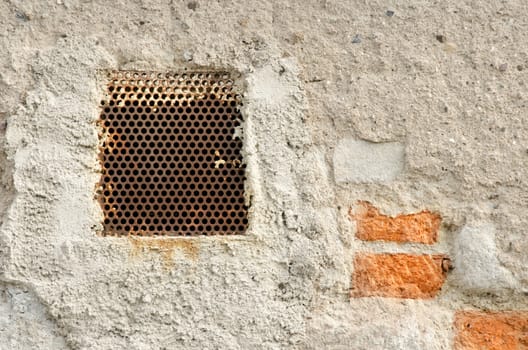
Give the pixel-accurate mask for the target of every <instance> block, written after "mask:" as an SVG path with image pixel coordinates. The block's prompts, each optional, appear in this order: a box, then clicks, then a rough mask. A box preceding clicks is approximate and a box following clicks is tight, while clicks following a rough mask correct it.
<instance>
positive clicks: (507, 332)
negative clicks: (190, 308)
mask: <svg viewBox="0 0 528 350" xmlns="http://www.w3.org/2000/svg"><path fill="white" fill-rule="evenodd" d="M455 332H456V335H455V349H456V350H527V349H528V312H514V311H511V312H483V311H459V312H457V313H456V315H455Z"/></svg>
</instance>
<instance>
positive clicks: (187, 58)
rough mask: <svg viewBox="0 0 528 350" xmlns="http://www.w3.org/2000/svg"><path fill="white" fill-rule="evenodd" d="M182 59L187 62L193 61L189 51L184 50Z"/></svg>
mask: <svg viewBox="0 0 528 350" xmlns="http://www.w3.org/2000/svg"><path fill="white" fill-rule="evenodd" d="M183 59H184V60H186V61H187V62H189V61H192V60H193V54H192V52H191V51H189V50H185V51H184V52H183Z"/></svg>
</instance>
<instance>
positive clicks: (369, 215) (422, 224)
mask: <svg viewBox="0 0 528 350" xmlns="http://www.w3.org/2000/svg"><path fill="white" fill-rule="evenodd" d="M349 215H350V217H351V218H352V219H353V220H355V221H356V224H357V233H356V237H357V238H358V239H361V240H364V241H391V242H415V243H424V244H433V243H435V242H436V241H437V239H438V229H439V228H440V222H441V217H440V215H438V214H435V213H431V212H430V211H428V210H424V211H421V212H419V213H415V214H406V215H403V214H401V215H398V216H396V217H391V216H387V215H383V214H380V212H379V210H378V209H377V208H376V207H374V206H373V205H372V204H370V203H369V202H366V201H360V202H358V203H357V205H356V207H355V209H354V210H352V209H350V212H349Z"/></svg>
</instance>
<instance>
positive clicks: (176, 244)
mask: <svg viewBox="0 0 528 350" xmlns="http://www.w3.org/2000/svg"><path fill="white" fill-rule="evenodd" d="M128 241H129V242H130V245H131V247H132V249H131V251H130V256H132V257H139V256H141V255H142V254H143V253H145V252H157V253H159V254H160V255H161V259H162V261H163V266H164V267H165V268H168V269H170V268H172V267H173V265H174V253H175V251H176V250H177V249H179V250H181V251H183V253H184V254H185V256H187V257H188V258H189V259H192V260H196V259H197V258H198V252H199V251H198V247H197V245H196V243H195V242H193V241H192V240H190V239H187V238H162V237H159V238H158V237H156V238H154V237H133V236H128Z"/></svg>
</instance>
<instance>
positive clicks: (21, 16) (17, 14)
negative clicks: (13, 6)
mask: <svg viewBox="0 0 528 350" xmlns="http://www.w3.org/2000/svg"><path fill="white" fill-rule="evenodd" d="M15 17H16V18H18V19H19V20H21V21H24V22H27V21H29V16H28V15H26V14H25V13H24V12H21V11H15Z"/></svg>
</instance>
